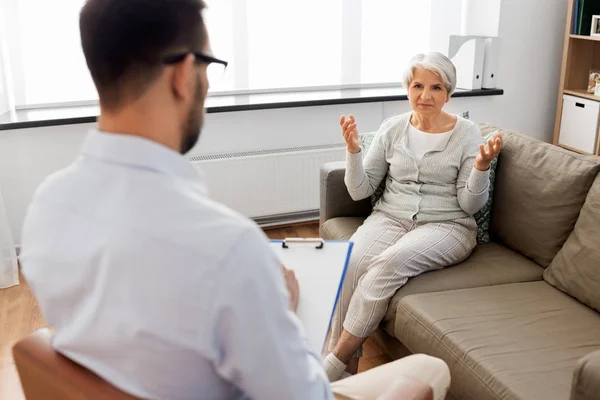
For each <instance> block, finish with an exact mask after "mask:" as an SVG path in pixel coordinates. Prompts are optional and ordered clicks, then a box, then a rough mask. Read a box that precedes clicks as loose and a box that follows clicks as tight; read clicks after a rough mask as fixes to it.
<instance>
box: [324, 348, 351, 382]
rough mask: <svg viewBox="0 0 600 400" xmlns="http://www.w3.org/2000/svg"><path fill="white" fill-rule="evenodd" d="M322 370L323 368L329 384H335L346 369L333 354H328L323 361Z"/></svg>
mask: <svg viewBox="0 0 600 400" xmlns="http://www.w3.org/2000/svg"><path fill="white" fill-rule="evenodd" d="M323 368H325V373H326V374H327V378H329V382H335V381H337V380H339V379H340V378H341V377H342V374H343V373H344V372H346V371H345V369H346V364H344V363H343V362H342V361H340V360H339V359H338V358H337V357H336V356H335V355H334V354H333V353H329V354H328V355H327V356H325V358H324V359H323Z"/></svg>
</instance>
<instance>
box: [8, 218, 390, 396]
mask: <svg viewBox="0 0 600 400" xmlns="http://www.w3.org/2000/svg"><path fill="white" fill-rule="evenodd" d="M265 232H266V234H267V235H268V236H269V237H270V238H271V239H285V238H288V237H318V236H319V229H318V224H317V223H316V222H314V223H307V224H299V225H294V226H282V227H275V228H268V229H265ZM44 326H45V322H44V319H43V318H42V315H41V313H40V309H39V306H38V304H37V302H36V301H35V299H34V298H33V296H32V294H31V291H30V290H29V287H28V286H27V283H26V282H25V281H24V280H23V279H21V284H20V285H18V286H15V287H12V288H10V289H4V290H0V399H2V400H22V399H24V398H25V397H24V396H23V392H22V390H21V385H20V382H19V378H18V375H17V371H16V369H15V366H14V362H13V359H12V356H11V348H12V345H13V344H14V343H15V342H16V341H18V340H19V339H21V338H23V337H25V336H26V335H28V334H29V333H31V332H33V331H35V330H37V329H39V328H41V327H44ZM390 361H392V358H391V357H390V356H389V355H388V354H387V353H386V352H385V351H384V350H383V348H382V347H381V346H380V345H379V343H378V342H377V341H375V340H373V339H368V340H367V342H366V343H365V346H364V348H363V358H362V359H361V361H360V365H359V371H366V370H368V369H371V368H374V367H377V366H379V365H382V364H385V363H387V362H390Z"/></svg>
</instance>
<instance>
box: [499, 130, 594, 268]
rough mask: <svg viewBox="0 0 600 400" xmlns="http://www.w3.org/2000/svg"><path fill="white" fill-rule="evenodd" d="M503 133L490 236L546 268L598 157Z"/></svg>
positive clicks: (566, 232) (575, 215)
mask: <svg viewBox="0 0 600 400" xmlns="http://www.w3.org/2000/svg"><path fill="white" fill-rule="evenodd" d="M503 135H504V149H502V153H500V157H499V159H498V166H497V167H496V182H495V185H496V187H495V193H494V213H493V215H492V224H491V227H492V233H493V236H494V239H496V238H497V239H498V240H499V241H501V242H502V243H504V244H505V245H506V246H508V247H510V248H511V249H513V250H516V251H518V252H519V253H521V254H522V255H524V256H525V257H528V258H531V259H533V260H534V261H535V262H537V263H538V264H539V265H541V266H543V267H547V266H548V265H550V263H551V262H552V260H553V259H554V257H555V256H556V254H557V253H558V252H559V250H560V249H561V248H562V247H563V245H564V244H565V242H566V241H567V239H568V238H569V235H570V234H571V232H572V231H573V228H574V226H575V223H576V222H577V218H578V216H579V212H580V211H581V208H582V207H583V204H584V203H585V199H586V196H587V195H588V192H589V190H590V187H591V186H592V183H593V182H594V179H595V178H596V175H598V172H599V171H600V159H598V158H597V157H592V156H584V155H581V154H576V153H573V152H572V151H568V150H565V149H562V148H560V147H557V146H552V145H551V144H549V143H544V142H541V141H539V140H536V139H534V138H531V137H527V136H523V135H519V134H517V133H513V132H510V131H504V132H503Z"/></svg>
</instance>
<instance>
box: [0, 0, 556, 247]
mask: <svg viewBox="0 0 600 400" xmlns="http://www.w3.org/2000/svg"><path fill="white" fill-rule="evenodd" d="M479 1H485V0H479ZM566 7H567V2H566V1H564V0H527V1H522V0H521V1H519V0H502V8H501V14H500V26H499V36H500V37H501V38H502V40H503V46H502V57H501V64H500V67H499V87H502V88H503V89H504V90H505V94H504V96H493V97H473V98H458V99H453V100H451V101H450V103H449V104H448V105H447V106H446V109H447V110H448V111H450V112H460V111H464V110H469V111H470V112H471V118H472V119H473V120H475V121H485V122H490V123H494V124H497V125H500V126H502V127H505V128H509V129H514V130H516V131H519V132H522V133H524V134H527V135H530V136H532V137H536V138H539V139H541V140H545V141H550V140H551V138H552V131H553V123H554V113H555V107H556V95H557V90H558V89H557V88H558V80H559V73H560V58H561V54H562V39H563V38H562V36H563V33H564V26H565V18H566ZM542 11H543V13H542ZM408 109H409V105H408V102H406V101H405V102H388V103H368V104H349V105H336V106H324V107H305V108H289V109H279V110H262V111H247V112H234V113H220V114H208V115H207V121H206V126H205V129H204V131H203V134H202V137H201V140H200V143H199V146H198V147H197V148H196V149H194V150H193V151H192V153H191V154H190V155H200V154H207V153H219V152H228V151H243V150H253V149H265V148H266V149H268V148H281V147H291V146H301V145H315V144H333V143H341V142H342V138H341V136H340V133H339V128H338V126H337V122H338V119H339V116H340V114H342V113H346V114H347V113H354V114H355V115H356V117H357V121H358V126H359V129H360V130H361V131H363V132H365V131H372V130H376V129H377V128H378V126H379V124H380V122H381V121H382V120H383V119H384V118H387V117H388V116H391V115H394V114H398V113H402V112H405V111H408ZM92 127H93V124H80V125H67V126H58V127H48V128H32V129H22V130H12V131H0V190H1V191H2V195H3V196H4V201H5V205H6V208H7V213H8V217H9V222H10V226H11V229H12V232H13V235H14V237H15V241H16V242H17V243H20V238H21V225H22V222H23V218H24V215H25V211H26V209H27V205H28V204H29V202H30V200H31V197H32V195H33V193H34V191H35V188H36V187H37V186H38V185H39V183H40V182H41V181H42V180H43V179H44V178H45V177H46V176H48V175H49V174H51V173H52V172H54V171H56V170H58V169H60V168H63V167H64V166H66V165H68V164H69V163H70V162H71V161H72V160H73V159H74V158H75V157H76V155H77V152H78V150H79V148H80V146H81V144H82V142H83V139H84V137H85V132H86V131H87V130H89V129H91V128H92Z"/></svg>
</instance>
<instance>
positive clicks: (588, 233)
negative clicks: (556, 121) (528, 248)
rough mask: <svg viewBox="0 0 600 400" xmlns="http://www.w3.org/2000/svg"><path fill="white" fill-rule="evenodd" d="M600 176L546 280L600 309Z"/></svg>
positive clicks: (555, 258) (553, 262)
mask: <svg viewBox="0 0 600 400" xmlns="http://www.w3.org/2000/svg"><path fill="white" fill-rule="evenodd" d="M599 244H600V175H599V176H597V177H596V180H595V181H594V184H593V185H592V188H591V189H590V192H589V193H588V195H587V198H586V200H585V204H584V205H583V208H582V209H581V214H579V218H578V219H577V223H576V224H575V229H574V230H573V233H571V235H570V236H569V238H568V239H567V242H566V243H565V245H564V246H563V248H562V249H561V250H560V251H559V252H558V254H557V255H556V257H554V260H552V263H551V264H550V266H549V267H548V269H547V270H546V271H545V272H544V279H545V280H546V282H548V283H550V284H551V285H552V286H554V287H556V288H557V289H560V290H562V291H563V292H565V293H568V294H570V295H571V296H573V297H576V298H577V299H579V301H581V302H582V303H584V304H587V305H588V306H590V307H592V308H594V309H595V310H596V311H600V245H599Z"/></svg>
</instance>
